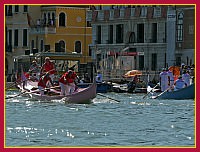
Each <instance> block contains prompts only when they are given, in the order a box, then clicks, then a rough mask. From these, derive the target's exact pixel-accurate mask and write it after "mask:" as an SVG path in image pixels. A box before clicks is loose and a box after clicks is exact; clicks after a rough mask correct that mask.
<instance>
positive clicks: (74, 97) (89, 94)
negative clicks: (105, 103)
mask: <svg viewBox="0 0 200 152" xmlns="http://www.w3.org/2000/svg"><path fill="white" fill-rule="evenodd" d="M29 96H30V97H31V98H33V99H36V100H48V101H50V100H63V101H64V102H65V103H74V104H87V103H91V100H92V99H93V98H95V97H96V83H94V84H92V85H91V86H89V87H88V88H80V89H78V91H76V92H74V93H73V94H71V95H67V96H63V95H52V96H50V95H42V96H41V95H40V94H38V93H29Z"/></svg>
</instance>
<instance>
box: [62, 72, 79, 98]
mask: <svg viewBox="0 0 200 152" xmlns="http://www.w3.org/2000/svg"><path fill="white" fill-rule="evenodd" d="M76 77H77V75H76V73H75V72H74V71H72V70H69V71H68V72H66V73H64V74H63V75H62V76H61V78H60V79H59V84H60V87H61V95H69V94H72V93H73V92H74V91H75V87H76V85H75V83H74V82H75V79H76Z"/></svg>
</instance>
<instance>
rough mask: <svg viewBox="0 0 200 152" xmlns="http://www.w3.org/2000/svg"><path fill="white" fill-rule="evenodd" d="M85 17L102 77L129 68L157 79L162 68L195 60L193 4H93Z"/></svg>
mask: <svg viewBox="0 0 200 152" xmlns="http://www.w3.org/2000/svg"><path fill="white" fill-rule="evenodd" d="M87 19H88V21H90V22H91V25H92V44H91V48H92V52H93V59H94V61H95V62H96V67H97V69H98V70H100V71H101V72H102V73H103V75H104V79H105V80H108V79H121V78H122V75H123V74H124V73H125V72H127V71H129V70H132V69H137V70H142V71H143V73H146V74H150V78H151V79H158V74H159V72H160V70H161V69H162V68H163V67H169V66H173V65H177V66H180V65H181V63H185V64H188V65H191V64H194V63H195V60H194V59H195V56H194V53H195V6H190V5H189V6H167V5H162V6H134V5H127V6H118V5H117V6H115V5H112V6H111V5H104V6H94V7H93V8H92V9H91V10H90V11H88V17H87Z"/></svg>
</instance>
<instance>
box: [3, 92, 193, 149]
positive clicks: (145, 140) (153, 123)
mask: <svg viewBox="0 0 200 152" xmlns="http://www.w3.org/2000/svg"><path fill="white" fill-rule="evenodd" d="M18 93H19V92H17V91H7V92H6V96H7V95H16V94H18ZM103 95H104V96H107V97H109V98H106V97H103V96H100V95H97V97H96V98H95V99H93V103H91V104H65V103H64V102H62V101H56V100H55V101H34V100H31V99H29V98H28V97H20V96H19V97H16V98H12V99H6V102H5V103H6V106H5V114H6V116H5V145H6V147H11V146H17V147H21V146H23V147H26V146H27V147H36V146H39V147H46V146H53V147H72V146H75V147H84V146H89V147H99V146H100V147H101V146H102V147H111V146H114V147H149V146H150V147H152V146H155V147H164V146H165V147H166V146H170V147H177V146H180V147H182V146H184V147H185V146H186V147H194V145H195V126H194V123H195V101H194V100H158V99H149V98H145V99H143V98H142V97H143V96H144V95H145V94H126V93H125V94H116V93H106V94H103ZM111 98H113V99H117V100H118V101H119V102H117V101H115V100H112V99H111Z"/></svg>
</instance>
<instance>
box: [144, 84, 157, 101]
mask: <svg viewBox="0 0 200 152" xmlns="http://www.w3.org/2000/svg"><path fill="white" fill-rule="evenodd" d="M158 85H159V84H157V85H156V86H155V87H153V88H152V89H151V90H150V91H149V92H148V93H147V94H145V95H144V97H143V99H144V98H145V97H146V96H147V95H149V93H151V91H153V90H154V89H155V88H156V87H157V86H158Z"/></svg>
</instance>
